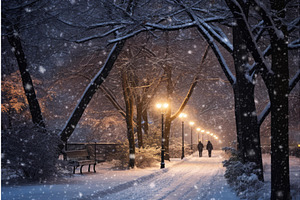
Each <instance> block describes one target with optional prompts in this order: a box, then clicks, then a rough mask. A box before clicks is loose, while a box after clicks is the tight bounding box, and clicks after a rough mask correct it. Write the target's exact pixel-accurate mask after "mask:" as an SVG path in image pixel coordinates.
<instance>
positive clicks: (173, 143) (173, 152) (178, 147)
mask: <svg viewBox="0 0 300 200" xmlns="http://www.w3.org/2000/svg"><path fill="white" fill-rule="evenodd" d="M194 150H195V148H194ZM169 151H170V158H181V155H182V139H181V138H175V137H173V138H171V139H170V146H169ZM192 153H193V152H192V151H191V146H190V145H187V144H185V145H184V155H185V156H188V155H190V154H192Z"/></svg>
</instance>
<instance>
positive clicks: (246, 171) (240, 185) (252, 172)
mask: <svg viewBox="0 0 300 200" xmlns="http://www.w3.org/2000/svg"><path fill="white" fill-rule="evenodd" d="M223 150H225V152H226V153H230V154H231V156H230V158H229V159H228V160H225V161H223V166H224V167H226V171H225V174H224V176H225V178H226V179H227V183H228V184H229V185H230V186H231V187H232V188H233V189H234V190H235V191H236V193H237V195H238V197H239V198H241V199H248V200H257V199H266V198H269V197H266V195H265V194H264V189H263V188H264V187H263V186H264V183H263V182H261V181H260V180H259V179H258V177H257V175H256V173H257V169H256V164H255V163H252V162H248V163H242V162H241V160H240V159H239V158H238V154H237V151H236V150H235V149H232V148H228V147H227V148H224V149H223Z"/></svg>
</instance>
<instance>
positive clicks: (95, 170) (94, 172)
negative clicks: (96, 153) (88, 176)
mask: <svg viewBox="0 0 300 200" xmlns="http://www.w3.org/2000/svg"><path fill="white" fill-rule="evenodd" d="M94 173H96V163H95V164H94Z"/></svg>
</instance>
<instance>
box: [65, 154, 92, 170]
mask: <svg viewBox="0 0 300 200" xmlns="http://www.w3.org/2000/svg"><path fill="white" fill-rule="evenodd" d="M66 156H67V160H68V161H69V163H68V164H69V165H71V166H73V174H75V170H76V168H77V167H79V166H80V174H82V168H83V166H85V165H89V168H88V172H90V168H91V165H94V173H96V164H97V159H96V158H97V156H95V155H93V156H91V155H89V153H88V150H87V149H83V150H71V151H66Z"/></svg>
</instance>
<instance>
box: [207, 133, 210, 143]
mask: <svg viewBox="0 0 300 200" xmlns="http://www.w3.org/2000/svg"><path fill="white" fill-rule="evenodd" d="M209 133H210V132H209V131H207V132H206V134H207V141H209V135H208V134H209Z"/></svg>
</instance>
